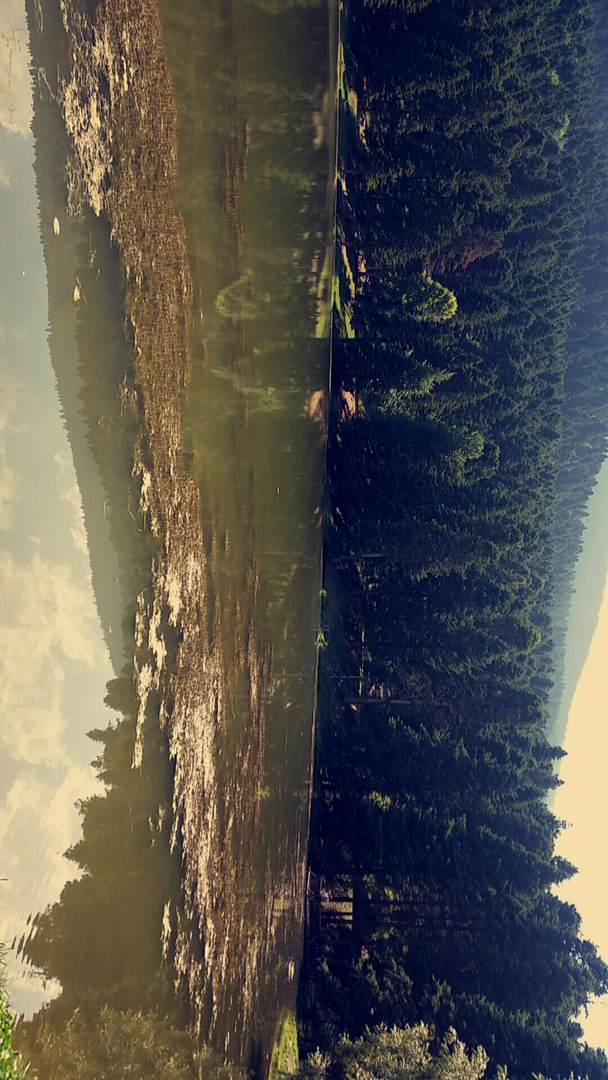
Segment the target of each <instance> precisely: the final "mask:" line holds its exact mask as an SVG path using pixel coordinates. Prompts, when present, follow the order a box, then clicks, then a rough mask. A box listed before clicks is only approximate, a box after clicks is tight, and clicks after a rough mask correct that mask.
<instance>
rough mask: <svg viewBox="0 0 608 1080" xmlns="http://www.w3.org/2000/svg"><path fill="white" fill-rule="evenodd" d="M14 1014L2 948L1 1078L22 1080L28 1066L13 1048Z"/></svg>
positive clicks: (0, 992)
mask: <svg viewBox="0 0 608 1080" xmlns="http://www.w3.org/2000/svg"><path fill="white" fill-rule="evenodd" d="M13 1023H14V1021H13V1016H12V1013H11V1012H10V1009H9V1003H8V992H7V989H6V982H5V965H4V951H3V949H1V948H0V1080H22V1078H23V1077H24V1076H25V1075H26V1073H27V1066H26V1065H25V1064H24V1062H23V1059H22V1057H21V1055H20V1054H18V1053H17V1051H16V1050H14V1049H13Z"/></svg>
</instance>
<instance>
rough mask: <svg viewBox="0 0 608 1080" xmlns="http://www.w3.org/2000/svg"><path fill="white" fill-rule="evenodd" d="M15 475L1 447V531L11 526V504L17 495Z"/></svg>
mask: <svg viewBox="0 0 608 1080" xmlns="http://www.w3.org/2000/svg"><path fill="white" fill-rule="evenodd" d="M16 490H17V487H16V483H15V473H14V471H13V470H12V469H11V467H10V466H9V465H7V464H6V455H5V453H4V450H3V448H2V447H1V446H0V529H8V528H10V525H11V513H10V505H9V504H10V503H11V502H12V501H13V499H14V498H15V494H16Z"/></svg>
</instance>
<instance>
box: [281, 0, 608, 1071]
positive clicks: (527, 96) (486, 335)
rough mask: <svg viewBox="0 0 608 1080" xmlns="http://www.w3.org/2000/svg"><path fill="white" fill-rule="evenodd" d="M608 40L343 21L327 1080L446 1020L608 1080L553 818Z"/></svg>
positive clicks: (597, 270) (440, 18)
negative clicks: (369, 1050) (563, 888)
mask: <svg viewBox="0 0 608 1080" xmlns="http://www.w3.org/2000/svg"><path fill="white" fill-rule="evenodd" d="M607 31H608V13H607V11H606V7H605V5H603V4H602V3H599V2H598V3H596V2H590V3H583V4H581V3H580V2H579V0H576V2H573V0H543V2H542V3H532V2H531V0H482V2H480V3H471V2H470V0H398V2H390V0H386V2H385V0H368V2H363V0H358V2H357V3H353V4H351V5H346V8H345V10H344V11H343V23H342V42H343V69H342V71H341V79H342V85H341V105H340V168H339V183H338V200H337V210H338V240H337V269H336V279H335V285H334V287H335V291H336V299H335V310H336V318H335V324H334V334H333V361H332V365H333V366H332V382H333V391H334V394H333V397H334V401H335V405H334V409H333V414H332V418H331V423H330V442H329V452H328V510H327V519H328V523H327V531H326V548H325V605H326V608H325V610H326V616H325V628H324V632H325V636H326V639H327V647H326V648H325V649H324V650H323V653H322V675H321V680H322V681H321V688H322V689H321V704H320V715H319V722H318V728H319V732H318V748H317V772H316V785H315V796H314V806H313V819H312V838H311V855H310V866H311V875H312V877H311V880H312V881H313V882H315V881H316V882H321V883H322V884H321V886H319V888H320V891H319V895H318V897H317V898H316V900H315V904H316V907H315V912H316V913H317V914H318V919H317V914H315V917H314V918H313V919H312V920H311V929H310V940H309V943H308V950H307V955H308V972H307V976H306V977H307V979H308V982H307V983H306V982H305V983H304V984H303V993H302V1015H303V1017H304V1019H305V1024H306V1025H307V1027H306V1031H307V1038H308V1044H309V1047H310V1049H311V1050H312V1049H314V1048H315V1047H317V1046H320V1047H321V1049H322V1050H323V1049H325V1050H326V1051H329V1053H330V1057H329V1058H326V1059H323V1061H321V1058H318V1059H314V1060H313V1059H311V1061H310V1062H309V1064H308V1065H307V1068H308V1070H309V1074H310V1075H317V1073H318V1075H321V1073H323V1071H324V1070H327V1068H328V1067H329V1066H328V1064H327V1062H328V1061H332V1062H333V1064H332V1066H331V1068H333V1070H334V1072H335V1075H349V1076H350V1075H355V1073H354V1072H352V1065H351V1066H348V1065H345V1064H344V1061H345V1056H344V1055H345V1051H344V1046H345V1045H346V1044H344V1043H343V1044H341V1045H342V1050H341V1051H338V1052H336V1051H335V1040H336V1034H337V1033H341V1032H346V1034H347V1035H348V1037H349V1038H350V1039H355V1040H356V1039H357V1038H359V1037H361V1036H362V1034H363V1033H364V1031H365V1029H366V1028H369V1027H372V1028H373V1027H375V1026H376V1025H380V1024H385V1025H387V1026H388V1028H391V1027H392V1026H393V1025H397V1026H403V1025H408V1024H414V1023H417V1022H419V1021H424V1022H425V1023H426V1024H428V1025H430V1027H429V1030H430V1031H431V1033H433V1035H434V1037H435V1038H436V1039H437V1040H440V1039H442V1038H444V1037H445V1036H446V1033H448V1032H449V1029H450V1028H452V1027H453V1028H455V1029H456V1031H457V1033H458V1036H459V1038H461V1039H462V1040H463V1041H464V1042H465V1043H466V1045H467V1046H469V1047H475V1046H477V1045H482V1046H483V1047H484V1048H485V1050H486V1051H487V1053H488V1055H489V1058H490V1063H491V1066H492V1067H493V1068H497V1067H499V1066H506V1067H507V1069H508V1072H509V1075H511V1076H515V1077H522V1078H523V1077H530V1076H532V1075H534V1074H543V1075H545V1076H550V1077H554V1078H558V1077H564V1078H565V1077H569V1076H570V1075H571V1074H572V1073H573V1074H574V1075H575V1076H581V1077H583V1076H588V1077H589V1078H594V1080H595V1078H599V1077H605V1076H608V1061H607V1060H606V1057H605V1055H604V1053H603V1052H602V1051H596V1050H594V1049H592V1048H590V1047H588V1046H587V1045H586V1044H585V1043H584V1042H583V1041H582V1040H581V1034H582V1029H581V1027H580V1026H579V1023H578V1021H577V1017H578V1016H579V1015H580V1013H581V1010H584V1008H585V1006H586V1005H587V1003H588V1002H589V1001H590V999H591V997H592V996H593V995H598V994H599V995H601V994H604V993H605V992H606V991H607V990H608V967H607V966H606V964H605V963H604V961H603V960H602V959H601V958H600V956H599V955H598V953H597V950H596V948H595V946H594V945H593V944H591V943H590V942H588V941H586V940H584V939H583V938H582V936H581V933H580V917H579V915H578V913H577V911H576V910H575V909H574V908H573V907H572V906H571V905H569V904H567V903H564V902H563V901H562V900H560V899H559V898H558V897H557V895H556V891H555V890H556V887H557V886H558V885H559V883H560V882H563V881H564V880H565V879H567V878H569V877H570V876H571V875H572V874H573V873H574V872H575V869H574V867H572V866H571V865H570V864H568V863H566V862H565V861H564V860H563V859H561V858H558V857H557V856H556V855H555V841H556V838H557V836H558V834H559V832H560V829H561V828H562V827H563V823H562V822H559V821H558V820H556V818H555V816H554V815H553V814H552V812H551V810H550V808H549V805H548V802H549V797H550V794H551V792H552V790H553V789H554V788H555V786H556V785H557V784H558V783H559V781H558V779H557V776H556V769H557V765H558V762H559V759H560V757H561V756H562V751H561V750H560V749H559V747H558V746H554V745H552V740H551V738H550V735H551V727H552V725H553V723H554V719H555V711H556V708H557V704H556V703H558V702H559V692H560V680H561V663H562V659H563V657H562V653H563V638H564V633H565V622H566V618H567V614H568V606H569V600H570V594H571V590H572V577H573V572H574V565H575V562H576V558H577V556H578V552H579V550H580V546H581V535H582V529H583V516H584V512H585V507H586V504H587V501H588V498H589V495H590V492H591V490H592V488H593V486H594V482H595V476H596V474H597V471H598V469H599V467H600V464H601V462H602V460H603V458H604V456H605V452H606V434H607V430H608V355H607V348H606V346H607V341H608V339H607V335H606V311H607V308H606V299H607V286H608V273H607V272H608V262H607V246H608V239H607V228H606V226H607V213H608V204H607V195H606V192H607V190H608V186H607V183H606V180H607V175H608V163H607V157H606V150H607V144H606V139H605V128H606V116H607V111H606V110H607V102H606V97H605V86H606V72H607V70H608V38H607ZM548 733H549V735H548ZM366 1045H367V1044H366ZM332 1047H333V1048H334V1057H333V1058H332V1057H331V1054H332ZM340 1054H341V1055H342V1056H340ZM346 1057H348V1054H347V1055H346ZM349 1060H350V1059H349ZM315 1061H316V1066H315V1064H314V1062H315ZM362 1067H363V1065H362ZM315 1068H316V1069H317V1072H316V1073H315ZM349 1068H350V1069H351V1072H349ZM372 1072H373V1070H372ZM307 1075H308V1074H307ZM357 1075H359V1074H358V1073H357ZM365 1075H366V1076H367V1075H368V1073H365ZM378 1075H379V1074H378ZM382 1075H384V1073H382ZM386 1075H389V1074H388V1073H386ZM391 1075H392V1074H391Z"/></svg>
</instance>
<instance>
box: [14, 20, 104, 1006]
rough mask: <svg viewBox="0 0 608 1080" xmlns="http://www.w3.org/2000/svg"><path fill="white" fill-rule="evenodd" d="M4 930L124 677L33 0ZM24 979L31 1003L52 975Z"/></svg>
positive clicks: (19, 274)
mask: <svg viewBox="0 0 608 1080" xmlns="http://www.w3.org/2000/svg"><path fill="white" fill-rule="evenodd" d="M0 8H1V10H0V252H1V254H0V852H1V855H0V878H6V879H7V880H6V881H2V882H0V941H6V942H7V944H9V945H10V943H11V942H12V940H13V938H14V937H17V939H19V937H21V935H22V934H23V933H24V931H25V929H26V926H25V920H26V918H27V916H28V915H29V914H30V913H32V912H33V913H36V912H37V911H40V910H41V909H44V908H45V907H46V906H47V905H48V904H49V903H51V902H53V901H54V900H56V899H57V898H58V896H59V893H60V891H61V888H62V886H63V884H64V882H65V880H66V878H67V877H68V876H73V875H74V870H75V867H74V865H73V864H71V863H68V862H67V861H66V860H65V859H64V858H63V852H64V851H65V850H66V848H68V847H69V846H70V844H72V843H74V841H75V840H76V839H77V838H78V835H79V831H80V830H79V818H78V814H77V811H76V809H75V803H76V801H77V800H78V799H82V798H84V797H86V796H87V795H89V794H91V793H92V792H93V790H94V787H95V778H94V775H93V772H92V770H91V768H90V766H89V762H90V760H91V758H92V757H93V756H94V755H95V753H96V751H95V747H94V746H93V744H92V743H91V742H90V741H89V740H88V739H87V738H86V732H87V731H89V730H91V728H94V727H100V726H104V727H105V726H106V724H107V722H108V720H109V713H108V710H107V709H106V707H105V706H104V705H103V704H102V702H103V697H104V694H105V683H106V680H107V679H108V678H109V677H110V676H111V674H112V671H111V667H110V662H109V658H108V656H107V651H106V649H105V645H104V643H103V638H102V633H101V627H100V625H99V619H98V616H97V612H96V609H95V604H94V598H93V592H92V587H91V575H90V569H89V562H88V555H87V548H86V536H85V532H84V523H83V517H82V509H81V502H80V494H79V491H78V488H77V486H76V479H75V474H74V469H73V465H72V459H71V453H70V449H69V445H68V442H67V438H66V435H65V432H64V430H63V428H62V424H61V419H60V416H59V404H58V398H57V394H56V391H55V385H54V378H53V373H52V369H51V365H50V362H49V356H48V343H47V300H46V270H45V266H44V261H43V254H42V248H41V245H40V240H39V233H38V204H37V197H36V192H35V185H34V173H33V169H32V160H33V140H32V137H31V134H30V132H29V124H30V119H31V89H30V76H29V70H28V61H29V58H28V54H27V49H26V43H27V36H26V33H25V25H26V23H25V14H24V10H23V2H22V0H19V2H17V0H8V2H7V0H3V3H2V4H1V5H0ZM14 978H15V981H14V982H13V985H12V986H11V997H12V1002H13V1004H14V1006H15V1008H16V1009H17V1010H21V1009H26V1010H27V1011H28V1012H29V1011H31V1009H32V1008H33V1007H34V1006H36V1005H37V1004H38V1003H39V1001H40V997H41V988H40V986H39V984H38V980H35V981H32V982H30V983H29V986H28V985H27V984H21V985H20V984H19V983H18V982H17V969H16V968H15V969H14Z"/></svg>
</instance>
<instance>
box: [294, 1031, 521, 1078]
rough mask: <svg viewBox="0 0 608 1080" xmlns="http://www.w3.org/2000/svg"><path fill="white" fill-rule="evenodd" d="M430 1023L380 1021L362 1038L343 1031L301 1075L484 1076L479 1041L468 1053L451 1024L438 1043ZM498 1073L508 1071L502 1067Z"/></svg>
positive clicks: (484, 1059) (303, 1066) (310, 1060)
mask: <svg viewBox="0 0 608 1080" xmlns="http://www.w3.org/2000/svg"><path fill="white" fill-rule="evenodd" d="M432 1043H434V1035H433V1032H432V1030H431V1028H430V1027H429V1026H428V1025H427V1024H423V1023H421V1024H416V1025H413V1026H406V1027H403V1028H398V1027H392V1028H388V1027H386V1025H380V1027H377V1028H375V1029H374V1030H373V1031H370V1030H369V1029H368V1030H367V1031H366V1032H365V1035H363V1036H362V1037H361V1038H360V1039H357V1040H355V1041H354V1042H353V1041H351V1040H350V1039H349V1038H348V1037H346V1036H344V1037H343V1038H342V1039H341V1040H340V1041H339V1042H338V1043H337V1045H335V1046H334V1047H332V1050H331V1052H330V1053H329V1054H325V1055H323V1054H321V1053H320V1051H316V1053H314V1054H312V1055H311V1056H310V1057H308V1058H307V1059H306V1060H305V1061H304V1062H303V1063H302V1064H301V1065H300V1068H299V1070H298V1073H297V1077H298V1080H323V1078H324V1077H326V1076H327V1074H328V1072H329V1070H330V1069H332V1075H334V1076H338V1077H340V1080H481V1078H482V1076H484V1074H485V1072H486V1067H487V1064H488V1055H487V1054H486V1052H485V1051H484V1050H483V1049H482V1048H481V1047H478V1048H477V1049H476V1050H474V1051H473V1053H471V1054H469V1052H468V1051H467V1048H466V1047H465V1045H464V1044H463V1043H462V1042H460V1040H459V1039H458V1038H457V1036H456V1032H455V1031H454V1030H453V1029H452V1028H451V1029H450V1030H449V1031H447V1032H446V1034H445V1036H444V1037H443V1039H441V1040H440V1041H439V1044H438V1045H434V1047H433V1050H431V1049H430V1047H431V1044H432ZM499 1077H501V1078H503V1077H506V1072H505V1071H504V1070H499Z"/></svg>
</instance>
